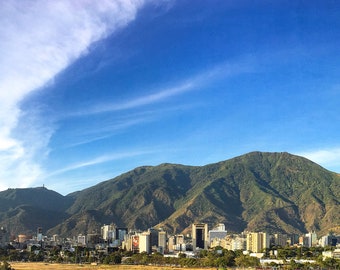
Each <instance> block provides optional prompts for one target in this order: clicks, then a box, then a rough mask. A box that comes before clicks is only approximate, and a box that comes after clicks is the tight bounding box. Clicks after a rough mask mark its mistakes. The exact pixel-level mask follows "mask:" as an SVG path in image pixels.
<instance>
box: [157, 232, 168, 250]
mask: <svg viewBox="0 0 340 270" xmlns="http://www.w3.org/2000/svg"><path fill="white" fill-rule="evenodd" d="M166 238H167V236H166V231H159V232H158V249H159V252H160V253H164V252H165V250H166V249H167V246H166Z"/></svg>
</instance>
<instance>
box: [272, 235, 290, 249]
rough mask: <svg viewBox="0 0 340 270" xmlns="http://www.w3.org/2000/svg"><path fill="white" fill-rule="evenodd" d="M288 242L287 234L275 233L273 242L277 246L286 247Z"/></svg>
mask: <svg viewBox="0 0 340 270" xmlns="http://www.w3.org/2000/svg"><path fill="white" fill-rule="evenodd" d="M287 243H288V236H287V234H282V233H275V234H274V235H273V244H274V245H275V246H281V247H285V246H286V245H287Z"/></svg>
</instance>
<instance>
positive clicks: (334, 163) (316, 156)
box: [298, 148, 340, 172]
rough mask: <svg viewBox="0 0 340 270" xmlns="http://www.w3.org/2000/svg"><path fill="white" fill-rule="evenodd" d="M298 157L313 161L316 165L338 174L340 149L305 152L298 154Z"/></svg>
mask: <svg viewBox="0 0 340 270" xmlns="http://www.w3.org/2000/svg"><path fill="white" fill-rule="evenodd" d="M298 155H299V156H303V157H305V158H308V159H310V160H312V161H314V162H315V163H317V164H320V165H321V166H323V167H325V168H327V169H329V170H334V171H335V172H340V165H339V164H340V148H334V149H319V150H314V151H307V152H301V153H298Z"/></svg>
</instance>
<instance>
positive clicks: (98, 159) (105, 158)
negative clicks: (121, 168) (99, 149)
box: [47, 151, 151, 177]
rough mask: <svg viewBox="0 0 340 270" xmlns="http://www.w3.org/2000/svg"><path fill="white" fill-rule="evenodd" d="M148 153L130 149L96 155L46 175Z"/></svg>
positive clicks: (54, 174)
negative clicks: (128, 150)
mask: <svg viewBox="0 0 340 270" xmlns="http://www.w3.org/2000/svg"><path fill="white" fill-rule="evenodd" d="M149 153H151V152H150V151H132V152H122V153H113V154H107V155H102V156H98V157H96V158H94V159H91V160H87V161H82V162H78V163H74V164H71V165H70V166H68V167H65V168H62V169H60V170H56V171H54V172H51V173H50V174H48V175H47V177H51V176H56V175H60V174H63V173H67V172H69V171H74V170H77V169H81V168H84V167H89V166H94V165H98V164H101V163H105V162H109V161H112V160H118V159H124V158H129V157H135V156H140V155H145V154H149Z"/></svg>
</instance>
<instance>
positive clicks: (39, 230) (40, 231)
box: [37, 227, 43, 241]
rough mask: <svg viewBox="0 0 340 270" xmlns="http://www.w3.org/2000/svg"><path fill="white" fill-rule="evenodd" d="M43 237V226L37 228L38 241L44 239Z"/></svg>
mask: <svg viewBox="0 0 340 270" xmlns="http://www.w3.org/2000/svg"><path fill="white" fill-rule="evenodd" d="M42 239H43V234H42V228H41V227H38V228H37V241H42Z"/></svg>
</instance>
